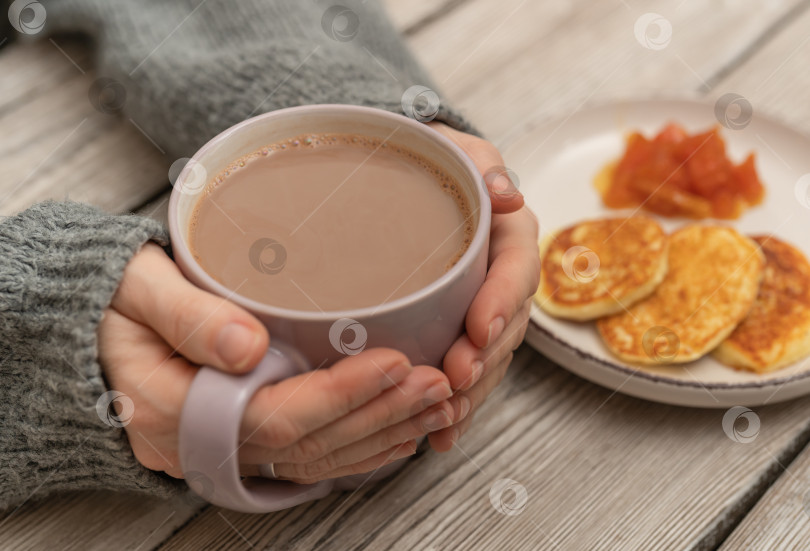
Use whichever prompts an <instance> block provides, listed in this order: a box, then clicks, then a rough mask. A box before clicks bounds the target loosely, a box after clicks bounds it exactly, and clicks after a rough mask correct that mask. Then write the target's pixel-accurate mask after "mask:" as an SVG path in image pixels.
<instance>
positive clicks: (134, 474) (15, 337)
mask: <svg viewBox="0 0 810 551" xmlns="http://www.w3.org/2000/svg"><path fill="white" fill-rule="evenodd" d="M150 239H152V240H155V241H156V242H158V243H160V244H162V245H166V244H167V243H168V235H167V233H166V230H165V228H164V227H163V226H162V225H161V224H160V223H158V222H156V221H154V220H151V219H148V218H143V217H138V216H134V215H128V216H116V215H110V214H106V213H104V212H102V211H100V210H99V209H97V208H94V207H91V206H89V205H83V204H81V203H75V202H54V201H46V202H43V203H39V204H37V205H35V206H33V207H31V208H29V209H27V210H25V211H23V212H22V213H20V214H18V215H16V216H11V217H9V218H7V219H5V220H3V221H2V223H0V334H2V335H3V338H2V340H0V381H2V384H0V508H6V507H9V506H13V505H18V504H21V503H23V502H24V501H26V500H28V499H36V498H38V497H41V496H43V495H45V494H47V493H50V492H52V491H54V490H59V489H81V488H111V489H120V490H133V491H144V492H149V493H151V494H156V495H163V496H168V495H170V494H172V493H175V492H178V491H179V489H180V486H181V485H180V484H179V483H178V482H176V481H174V480H173V479H171V478H170V477H168V476H165V475H163V474H158V473H155V472H153V471H149V470H147V469H145V468H143V467H142V466H140V464H139V463H138V462H137V461H136V460H135V458H134V456H133V454H132V450H131V448H130V447H129V445H128V443H127V440H126V437H125V436H124V434H123V431H122V430H121V429H120V428H117V427H114V426H111V425H112V424H110V423H105V422H103V421H102V415H100V414H99V413H98V411H97V407H98V405H99V403H100V402H101V403H102V404H103V403H104V400H103V396H104V394H105V392H107V387H106V386H105V383H104V380H103V377H102V373H101V368H100V366H99V364H98V359H97V334H96V329H97V327H98V324H99V322H100V321H101V317H102V315H103V311H104V308H106V307H107V306H108V305H109V304H110V301H111V300H112V296H113V294H114V293H115V290H116V288H117V285H118V282H119V281H120V279H121V277H122V275H123V271H124V267H125V266H126V264H127V262H128V261H129V259H130V258H131V257H132V256H133V255H134V254H135V253H136V252H137V251H138V250H139V249H140V247H141V246H142V245H143V244H144V243H145V242H146V241H148V240H150Z"/></svg>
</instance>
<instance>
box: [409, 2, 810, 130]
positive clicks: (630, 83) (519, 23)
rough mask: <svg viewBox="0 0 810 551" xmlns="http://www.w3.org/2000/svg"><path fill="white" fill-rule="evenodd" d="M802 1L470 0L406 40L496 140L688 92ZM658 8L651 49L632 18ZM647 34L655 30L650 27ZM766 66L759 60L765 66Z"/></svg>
mask: <svg viewBox="0 0 810 551" xmlns="http://www.w3.org/2000/svg"><path fill="white" fill-rule="evenodd" d="M797 6H798V7H799V8H801V9H806V7H807V2H806V1H797V0H779V1H774V2H767V3H764V2H762V3H757V4H750V3H726V4H724V5H723V7H722V9H711V8H709V6H708V5H706V4H705V3H701V2H688V1H687V2H677V3H676V2H666V1H662V0H657V1H653V2H644V3H641V2H626V1H620V0H613V1H608V2H596V3H594V2H586V1H580V0H578V1H572V2H530V1H526V0H504V1H502V2H492V1H490V0H470V1H469V2H466V3H465V4H463V5H461V6H460V7H459V8H458V9H457V10H455V11H454V12H453V14H452V16H451V17H448V18H447V19H446V20H445V21H443V24H441V25H431V26H429V27H427V28H426V29H425V31H424V32H418V33H415V34H414V35H413V36H411V37H410V43H411V45H412V47H413V49H414V51H415V52H416V54H417V56H418V57H419V58H420V59H421V60H422V61H423V63H424V64H425V65H426V67H427V68H428V69H429V71H430V72H431V74H432V75H433V77H434V79H435V81H436V82H437V84H438V85H439V87H440V88H441V89H442V91H443V92H444V96H445V97H446V99H447V100H448V101H449V102H450V103H451V104H452V105H454V106H455V107H458V108H460V109H461V110H462V111H464V112H465V113H466V114H468V116H469V117H470V118H471V119H472V120H473V121H474V122H475V123H476V124H477V125H478V126H479V128H480V129H481V130H482V131H483V132H484V134H485V135H487V137H488V138H490V139H491V140H493V141H494V142H495V144H496V145H498V146H506V145H508V144H509V143H510V142H511V141H512V140H513V139H516V138H517V137H519V136H520V135H522V134H523V133H524V132H525V131H526V129H527V128H531V127H532V126H534V125H537V124H538V123H540V122H542V121H544V120H546V119H548V118H549V117H559V116H564V115H565V114H566V113H570V112H572V111H574V110H576V109H578V108H579V107H580V106H581V105H582V104H583V103H585V102H598V101H606V100H607V99H609V98H614V97H631V98H632V97H648V96H650V95H679V96H684V95H695V94H698V93H703V92H705V91H706V90H707V88H706V84H707V82H708V81H710V80H711V79H712V78H713V75H715V74H716V73H718V72H722V71H724V69H725V68H726V67H728V66H729V65H730V64H733V63H734V62H735V60H737V59H738V57H739V56H740V55H743V54H746V53H747V52H748V48H749V47H750V46H751V45H752V43H755V42H757V40H758V39H759V38H760V37H762V36H766V35H768V33H769V30H770V29H771V28H772V27H773V26H774V25H778V24H779V23H780V22H781V21H782V20H783V19H784V18H786V17H788V18H790V17H795V16H796V12H795V10H796V8H797ZM648 12H657V13H659V14H661V15H662V16H663V17H664V18H666V19H667V20H668V21H669V22H670V24H671V26H672V36H671V41H670V42H669V44H668V46H666V48H664V49H662V50H649V49H646V48H644V47H642V46H641V44H640V43H639V42H638V41H637V40H636V37H635V33H634V27H635V23H636V20H637V19H638V18H639V17H640V16H642V15H643V14H645V13H648ZM650 32H651V34H653V35H654V32H655V29H654V28H651V30H650ZM768 70H769V69H767V68H765V67H763V68H762V72H765V71H768Z"/></svg>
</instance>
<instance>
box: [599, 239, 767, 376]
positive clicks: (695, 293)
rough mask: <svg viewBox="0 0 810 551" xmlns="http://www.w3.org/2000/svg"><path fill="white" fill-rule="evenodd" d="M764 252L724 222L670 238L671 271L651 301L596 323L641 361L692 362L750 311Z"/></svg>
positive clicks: (619, 352)
mask: <svg viewBox="0 0 810 551" xmlns="http://www.w3.org/2000/svg"><path fill="white" fill-rule="evenodd" d="M764 264H765V257H764V255H763V254H762V251H760V249H759V246H758V245H757V244H756V243H755V242H754V241H752V240H751V239H749V238H747V237H744V236H742V235H740V234H739V233H737V232H736V231H735V230H733V229H731V228H727V227H722V226H704V225H690V226H686V227H684V228H682V229H680V230H678V231H676V232H675V233H673V234H672V235H670V236H669V272H668V273H667V276H666V277H665V278H664V281H663V282H662V283H661V285H659V286H658V288H656V290H655V291H654V292H653V294H652V295H650V297H649V298H648V299H647V300H644V301H642V302H639V303H637V304H635V305H634V306H632V307H631V308H630V309H629V310H628V311H626V312H622V313H620V314H617V315H615V316H611V317H607V318H603V319H601V320H599V321H598V322H597V327H598V329H599V333H600V335H601V336H602V339H603V340H604V342H605V344H606V345H607V347H608V348H609V349H610V351H611V352H612V353H613V354H615V355H616V356H617V357H619V358H621V359H622V360H624V361H627V362H631V363H638V364H661V363H684V362H691V361H693V360H696V359H698V358H700V357H701V356H703V355H704V354H706V353H708V352H709V351H711V350H712V349H714V348H715V347H716V346H717V345H718V344H720V343H721V342H722V341H723V340H724V339H725V338H726V337H728V336H729V335H730V334H731V332H732V331H734V328H735V327H737V324H739V323H740V322H741V321H742V320H743V319H744V318H745V317H746V315H747V314H748V312H749V311H750V310H751V306H752V305H753V304H754V299H756V296H757V292H758V290H759V283H760V280H761V278H762V272H763V266H764Z"/></svg>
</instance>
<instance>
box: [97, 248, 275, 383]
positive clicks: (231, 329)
mask: <svg viewBox="0 0 810 551" xmlns="http://www.w3.org/2000/svg"><path fill="white" fill-rule="evenodd" d="M112 307H113V308H114V309H115V310H117V311H118V312H120V313H121V314H123V315H125V316H127V317H128V318H130V319H131V320H133V321H137V322H138V323H141V324H143V325H146V326H148V327H150V328H152V329H153V330H154V331H155V332H156V333H158V334H159V335H160V336H161V337H163V339H165V340H166V342H167V343H168V344H169V345H170V346H171V347H172V348H173V349H175V350H176V351H177V352H179V353H180V354H182V355H183V356H184V357H185V358H187V359H188V360H190V361H192V362H194V363H197V364H201V365H210V366H212V367H216V368H218V369H221V370H223V371H228V372H235V373H241V372H244V371H249V370H250V369H252V368H253V367H255V365H256V364H257V363H259V361H260V360H261V359H262V357H263V356H264V354H265V352H266V351H267V347H268V345H269V342H270V337H269V335H268V333H267V329H266V328H265V327H264V326H263V325H262V324H261V322H260V321H259V320H257V319H256V318H255V317H254V316H253V315H252V314H250V313H249V312H247V311H246V310H244V309H242V308H241V307H239V306H237V305H236V304H233V303H232V302H229V301H228V300H226V299H224V298H222V297H218V296H216V295H213V294H211V293H208V292H206V291H203V290H202V289H199V288H197V287H195V286H194V285H193V284H192V283H191V282H189V281H188V280H187V279H186V278H185V277H183V274H182V273H181V272H180V270H179V269H178V267H177V266H176V265H175V264H174V262H172V261H171V259H169V257H168V256H166V253H164V252H163V250H162V249H161V248H160V247H158V246H157V245H154V244H152V243H148V244H147V245H145V246H144V247H143V249H142V250H141V251H140V252H139V253H138V254H137V255H135V257H134V258H133V259H132V260H131V261H130V262H129V264H128V265H127V267H126V270H125V271H124V278H123V279H122V281H121V285H120V286H119V288H118V291H117V292H116V294H115V296H114V297H113V301H112Z"/></svg>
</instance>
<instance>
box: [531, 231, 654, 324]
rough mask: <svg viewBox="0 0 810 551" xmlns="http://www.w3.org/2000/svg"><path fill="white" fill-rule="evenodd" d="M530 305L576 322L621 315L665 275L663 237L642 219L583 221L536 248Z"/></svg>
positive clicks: (643, 296)
mask: <svg viewBox="0 0 810 551" xmlns="http://www.w3.org/2000/svg"><path fill="white" fill-rule="evenodd" d="M540 248H541V251H542V252H541V257H542V259H543V260H542V270H541V272H540V285H539V287H538V289H537V293H536V294H535V296H534V299H535V302H537V304H538V305H539V306H540V307H541V308H542V309H543V310H545V311H546V312H548V313H549V314H550V315H552V316H555V317H558V318H565V319H571V320H577V321H585V320H592V319H597V318H601V317H603V316H607V315H610V314H615V313H617V312H621V311H622V310H624V309H625V308H628V307H629V306H631V305H632V304H634V303H636V302H638V301H639V300H641V299H643V298H645V297H647V296H649V295H650V293H652V292H653V291H654V290H655V288H656V287H657V286H658V285H659V284H660V283H661V281H662V280H663V279H664V276H665V275H666V272H667V235H666V233H664V230H663V229H661V226H659V225H658V223H657V222H655V221H654V220H653V219H651V218H648V217H646V216H633V217H630V218H605V219H600V220H591V221H587V222H582V223H580V224H577V225H575V226H571V227H569V228H566V229H564V230H562V231H560V232H558V233H557V234H556V235H553V236H550V237H549V238H547V239H546V240H545V241H544V242H543V243H542V244H541V246H540Z"/></svg>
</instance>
